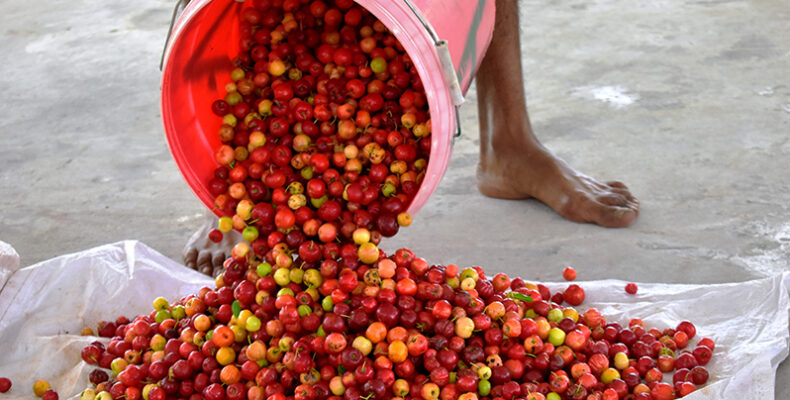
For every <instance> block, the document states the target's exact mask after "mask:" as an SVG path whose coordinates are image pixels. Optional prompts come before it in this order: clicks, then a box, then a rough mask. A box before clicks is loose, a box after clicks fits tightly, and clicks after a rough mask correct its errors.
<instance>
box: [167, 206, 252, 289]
mask: <svg viewBox="0 0 790 400" xmlns="http://www.w3.org/2000/svg"><path fill="white" fill-rule="evenodd" d="M216 227H217V217H215V216H214V214H212V213H208V212H207V213H206V219H205V221H204V222H203V225H202V226H201V227H200V228H199V229H198V230H197V231H196V232H195V233H193V234H192V237H190V238H189V240H188V241H187V244H186V245H185V246H184V250H183V252H182V253H181V256H182V258H183V261H184V265H186V266H187V267H189V268H192V269H194V270H197V271H199V272H202V273H204V274H206V275H208V276H217V274H219V273H220V272H222V263H223V262H224V261H225V259H226V258H228V256H230V250H231V249H232V248H233V246H234V245H235V244H236V243H238V242H239V241H241V240H242V239H241V234H239V233H238V232H236V231H235V230H232V231H230V232H226V233H224V234H223V235H222V241H220V242H219V243H214V242H212V241H211V240H209V238H208V233H209V232H210V231H211V230H212V229H214V228H216Z"/></svg>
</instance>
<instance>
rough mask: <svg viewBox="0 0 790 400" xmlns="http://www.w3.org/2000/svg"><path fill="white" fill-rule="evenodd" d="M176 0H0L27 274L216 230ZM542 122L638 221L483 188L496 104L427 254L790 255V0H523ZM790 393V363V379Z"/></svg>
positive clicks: (776, 261) (766, 261)
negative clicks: (596, 220) (178, 59)
mask: <svg viewBox="0 0 790 400" xmlns="http://www.w3.org/2000/svg"><path fill="white" fill-rule="evenodd" d="M172 5H173V2H172V1H164V0H140V1H134V2H129V1H117V0H112V1H108V0H103V1H98V0H77V1H70V2H60V1H52V0H49V1H39V2H29V1H22V0H6V1H3V2H0V35H2V38H0V54H2V55H3V62H2V63H0V93H2V94H3V96H2V99H0V104H2V117H0V194H1V195H2V204H3V205H2V208H1V210H2V211H1V213H0V240H3V241H6V242H9V243H11V244H12V245H13V246H14V247H15V248H16V249H17V251H18V252H19V254H20V255H21V257H22V265H30V264H32V263H35V262H37V261H41V260H44V259H48V258H51V257H53V256H57V255H61V254H64V253H68V252H75V251H80V250H84V249H87V248H90V247H93V246H96V245H100V244H105V243H109V242H115V241H118V240H121V239H138V240H141V241H143V242H144V243H146V244H148V245H150V246H151V247H153V248H155V249H158V250H159V251H161V252H162V253H163V254H165V255H167V256H169V257H171V258H173V259H175V260H180V253H181V249H182V248H183V246H184V243H185V242H186V240H187V238H188V237H189V236H190V234H191V233H192V232H193V231H194V230H195V229H196V228H197V227H198V226H199V225H200V223H201V222H202V215H203V206H202V205H201V203H200V202H199V201H198V200H197V199H196V198H195V197H194V196H193V194H192V193H191V191H190V189H189V188H188V187H187V186H186V184H185V183H184V181H183V180H182V178H181V175H180V173H179V172H178V170H177V168H176V165H175V163H174V162H173V160H172V158H171V156H170V153H169V151H168V149H167V145H166V143H165V139H164V135H163V132H162V127H161V119H160V114H159V70H158V65H159V58H160V55H161V50H162V46H163V44H164V39H165V35H166V30H167V26H168V23H169V19H170V13H171V10H172ZM521 6H522V7H521V12H522V17H523V23H522V46H523V52H522V55H523V57H522V60H523V62H524V65H525V69H526V76H527V93H528V99H529V103H530V112H531V117H532V120H533V125H534V127H535V130H536V132H537V134H538V136H539V137H540V138H541V140H542V141H543V142H544V144H545V145H546V146H547V147H549V148H550V149H552V150H553V151H555V152H556V153H557V154H559V155H560V156H562V157H563V158H565V160H567V161H568V162H569V163H570V164H571V165H573V166H575V167H576V168H578V169H580V170H582V171H585V172H586V173H588V174H590V175H593V176H597V177H600V178H602V179H606V180H609V179H619V180H622V181H623V182H625V183H626V184H628V186H629V187H630V188H631V189H632V191H633V193H634V194H635V195H636V196H637V197H638V198H639V199H640V200H641V204H642V209H641V215H640V217H639V219H638V220H637V222H636V223H635V224H634V225H633V226H631V227H630V228H627V229H619V230H607V229H603V228H599V227H595V226H591V225H582V224H575V223H571V222H567V221H565V220H563V219H561V218H560V217H558V216H556V215H555V214H554V213H552V212H551V210H550V209H548V208H547V207H545V206H544V205H542V204H540V203H538V202H535V201H502V200H494V199H489V198H485V197H483V196H481V195H480V194H479V193H478V192H477V190H476V186H475V165H476V161H477V144H478V140H477V133H478V132H477V120H476V112H475V111H476V105H475V102H476V96H475V93H474V91H473V90H472V91H471V92H470V93H469V94H468V97H467V99H468V102H467V104H466V105H465V106H464V107H463V118H464V120H463V129H464V132H465V134H464V136H463V137H462V138H461V139H460V140H459V141H458V142H457V143H456V146H455V150H454V154H453V160H452V164H451V166H450V169H449V171H448V172H447V174H446V175H445V177H444V179H443V181H442V183H441V186H440V188H439V190H438V191H437V192H436V193H435V194H434V196H433V197H432V198H431V200H430V202H429V204H428V205H427V206H426V207H425V208H424V209H423V211H421V212H420V213H419V214H418V215H417V218H416V220H415V223H414V224H413V225H412V227H411V228H409V229H406V230H404V231H402V232H403V233H402V234H401V235H400V236H399V237H398V238H397V239H395V240H393V241H392V242H391V243H390V244H388V245H385V246H384V248H385V249H389V250H392V249H395V248H397V247H398V246H401V245H408V246H409V247H411V248H413V249H415V251H417V252H418V254H420V255H422V256H423V257H425V258H427V259H429V260H435V261H436V262H445V263H449V262H457V263H459V264H462V265H471V264H477V265H483V266H485V267H486V268H487V269H489V270H491V271H504V272H508V273H511V274H514V275H519V276H523V277H528V278H529V279H532V280H558V279H560V274H561V270H562V267H563V266H565V265H573V266H575V267H576V269H577V271H579V279H581V280H594V279H603V278H615V279H622V280H633V281H639V282H673V283H674V282H693V283H706V282H711V283H713V282H731V281H744V280H749V279H753V278H758V277H763V276H766V275H771V274H774V273H777V272H780V271H784V270H787V269H788V267H789V266H790V261H789V260H790V213H789V212H788V206H790V179H789V178H790V172H788V166H790V141H789V140H788V138H790V135H789V134H790V24H788V23H787V21H789V20H790V7H787V3H786V1H785V0H718V1H717V0H685V1H684V0H658V1H657V0H650V1H644V0H640V1H624V0H594V1H583V0H560V1H555V2H552V3H551V5H550V6H548V5H547V4H546V3H545V2H542V1H535V0H529V1H522V4H521ZM776 398H777V399H788V398H790V363H788V362H785V363H784V364H783V365H782V366H781V367H780V368H779V372H778V377H777V393H776Z"/></svg>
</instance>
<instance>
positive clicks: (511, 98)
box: [477, 0, 639, 227]
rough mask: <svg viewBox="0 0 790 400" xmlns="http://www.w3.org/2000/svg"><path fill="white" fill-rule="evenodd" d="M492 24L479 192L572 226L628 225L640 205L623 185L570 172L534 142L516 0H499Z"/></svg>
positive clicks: (481, 94)
mask: <svg viewBox="0 0 790 400" xmlns="http://www.w3.org/2000/svg"><path fill="white" fill-rule="evenodd" d="M496 21H497V23H496V27H495V28H494V37H493V40H492V42H491V46H490V47H489V49H488V52H487V53H486V56H485V59H484V60H483V63H482V65H481V66H480V69H479V71H478V74H477V97H478V113H479V117H480V164H479V166H478V174H477V176H478V187H479V189H480V192H481V193H483V194H484V195H486V196H491V197H497V198H503V199H524V198H530V197H534V198H536V199H538V200H540V201H542V202H543V203H545V204H546V205H548V206H549V207H551V208H553V209H554V211H556V212H557V213H559V214H560V215H562V216H563V217H565V218H567V219H569V220H571V221H576V222H592V223H595V224H598V225H601V226H605V227H625V226H628V225H630V224H631V223H632V222H633V221H634V220H635V219H636V217H637V215H638V214H639V202H638V201H637V200H636V199H635V198H634V197H633V196H632V195H631V193H630V192H629V191H628V188H626V186H625V185H623V184H622V183H620V182H606V183H604V182H600V181H598V180H596V179H594V178H591V177H589V176H587V175H584V174H582V173H580V172H578V171H576V170H574V169H573V168H571V167H570V166H569V165H568V164H566V163H565V162H564V161H563V160H561V159H559V158H557V157H556V156H554V155H553V154H552V153H551V152H550V151H549V150H548V149H546V148H545V147H543V145H541V144H540V142H539V141H538V139H537V138H536V137H535V134H534V133H533V132H532V126H531V125H530V122H529V115H528V114H527V104H526V96H525V94H524V89H523V88H524V82H523V72H522V69H521V62H520V59H521V58H520V51H521V49H520V44H519V25H518V2H517V0H497V2H496Z"/></svg>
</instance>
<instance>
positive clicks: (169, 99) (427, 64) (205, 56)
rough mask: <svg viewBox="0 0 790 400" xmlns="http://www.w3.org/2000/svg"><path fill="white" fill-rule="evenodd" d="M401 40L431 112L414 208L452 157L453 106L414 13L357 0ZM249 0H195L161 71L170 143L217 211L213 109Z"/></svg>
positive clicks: (395, 5)
mask: <svg viewBox="0 0 790 400" xmlns="http://www.w3.org/2000/svg"><path fill="white" fill-rule="evenodd" d="M357 3H359V4H360V5H361V6H362V7H364V8H366V9H367V10H368V11H370V12H371V13H372V14H373V15H375V16H376V17H377V18H378V19H379V20H381V22H382V23H384V24H385V25H386V26H387V28H388V29H390V31H391V32H392V33H393V34H394V35H395V37H396V38H397V39H398V40H399V41H400V42H401V44H402V45H403V47H404V48H405V50H406V52H407V53H408V54H409V56H410V58H411V59H412V61H413V63H414V66H415V68H417V72H418V73H419V75H420V79H421V80H422V82H423V86H424V88H425V92H426V97H427V99H428V105H429V109H430V115H431V126H432V134H431V153H430V158H429V161H428V167H427V171H426V174H425V178H424V179H423V182H422V184H421V185H420V189H419V191H418V192H417V194H416V195H415V197H414V199H413V200H412V203H411V204H410V206H409V212H410V213H411V214H412V215H413V214H415V213H416V212H417V211H419V209H420V208H422V206H423V205H425V203H426V202H427V201H428V198H429V197H430V195H431V194H432V193H433V192H434V190H435V189H436V187H437V186H438V184H439V181H440V180H441V178H442V176H443V175H444V171H445V170H446V168H447V164H448V163H449V159H450V153H451V142H452V135H453V133H454V132H455V130H456V122H455V114H454V113H455V108H454V106H453V104H452V101H451V99H450V95H449V92H448V89H447V85H446V83H445V82H444V78H443V75H442V70H441V65H440V63H439V59H438V56H437V55H436V52H435V50H434V48H433V42H432V40H431V39H430V37H429V35H428V33H427V31H426V30H425V28H424V26H423V25H422V23H421V22H420V21H419V19H418V18H417V17H416V15H415V14H414V13H413V12H412V11H411V10H410V9H409V8H408V7H407V6H406V5H405V3H402V4H401V2H389V1H387V2H381V1H374V0H358V1H357ZM243 7H249V6H248V5H245V3H239V2H235V1H211V0H201V1H199V0H193V1H192V2H190V3H189V5H188V6H187V8H186V9H185V10H184V13H182V15H181V17H180V18H179V19H178V21H177V22H176V24H175V25H174V30H173V33H172V36H171V39H170V43H168V46H167V49H166V52H165V63H164V67H163V75H162V120H163V123H164V128H165V135H166V137H167V142H168V146H169V147H170V151H171V153H172V154H173V158H174V159H175V161H176V164H177V165H178V168H179V170H180V171H181V173H182V175H183V176H184V178H185V180H186V181H187V184H188V185H189V187H190V188H191V189H192V190H193V191H194V193H195V195H197V197H198V198H199V199H200V200H201V201H202V202H203V204H204V205H205V206H206V207H207V208H209V209H210V210H213V211H214V213H216V214H217V215H220V212H219V210H217V209H216V208H215V207H214V197H213V195H211V193H210V192H209V191H208V189H207V184H208V180H209V178H210V177H212V176H213V173H214V170H215V169H216V168H217V167H218V166H219V164H218V163H217V161H216V160H215V157H214V152H215V150H216V149H217V148H218V147H219V146H220V145H221V141H220V139H219V137H218V135H217V131H218V129H219V127H220V126H221V124H222V121H221V118H219V117H217V116H216V115H215V114H214V113H213V112H212V111H211V104H212V103H213V102H214V100H217V99H219V98H222V97H224V96H225V84H226V83H227V82H229V80H230V71H231V70H232V69H233V63H232V59H233V58H234V57H235V56H236V55H237V54H238V51H239V40H240V35H239V33H238V25H239V22H240V19H241V11H242V9H243Z"/></svg>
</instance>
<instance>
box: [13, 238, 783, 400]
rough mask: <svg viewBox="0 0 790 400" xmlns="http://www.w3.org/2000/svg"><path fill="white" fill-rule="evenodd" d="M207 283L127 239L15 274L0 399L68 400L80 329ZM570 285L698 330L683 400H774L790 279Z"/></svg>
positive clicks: (650, 320)
mask: <svg viewBox="0 0 790 400" xmlns="http://www.w3.org/2000/svg"><path fill="white" fill-rule="evenodd" d="M3 268H4V266H3V265H2V264H0V271H2V270H3ZM10 269H11V268H8V270H10ZM212 283H213V282H212V280H211V279H209V278H208V277H206V276H203V275H201V274H199V273H197V272H195V271H192V270H190V269H188V268H186V267H184V266H182V265H179V264H177V263H175V262H173V261H171V260H170V259H168V258H167V257H165V256H163V255H161V254H159V253H157V252H156V251H154V250H152V249H151V248H149V247H147V246H145V245H144V244H142V243H139V242H134V241H127V242H119V243H115V244H110V245H106V246H101V247H98V248H95V249H91V250H87V251H84V252H81V253H76V254H71V255H66V256H62V257H57V258H54V259H52V260H49V261H44V262H41V263H39V264H36V265H33V266H31V267H27V268H23V269H20V270H18V271H17V272H15V273H13V275H12V276H11V278H10V279H9V281H8V283H7V284H6V285H5V287H4V288H3V289H2V291H0V349H2V351H0V376H8V377H10V378H11V380H12V381H13V382H14V386H13V388H12V389H11V392H9V393H7V394H6V395H3V398H5V399H29V398H31V397H32V396H33V394H32V383H33V382H34V381H35V380H36V379H45V380H47V381H49V382H50V383H51V384H52V387H53V388H54V389H55V390H57V391H58V392H59V394H60V396H61V398H76V397H77V396H78V394H79V393H80V392H81V391H82V389H84V388H86V387H88V386H89V385H90V383H89V382H88V374H89V373H90V371H91V370H92V369H93V368H94V367H93V366H88V365H86V364H85V363H84V362H82V361H81V358H80V351H81V350H82V347H83V346H85V345H86V344H88V343H90V342H92V341H93V340H95V339H96V338H94V337H81V336H79V332H80V331H81V329H82V328H83V327H84V326H91V327H95V326H96V324H97V323H98V322H99V321H100V320H114V319H115V318H116V317H117V316H119V315H126V316H127V317H129V318H133V317H134V316H136V315H138V314H141V313H148V312H150V310H151V307H152V306H151V302H152V300H153V299H154V298H156V297H158V296H164V297H166V298H168V300H173V299H175V298H177V297H181V296H183V295H186V294H190V293H196V292H197V291H198V290H199V289H200V287H202V286H206V285H209V286H211V285H212ZM579 284H580V285H581V286H582V287H583V288H584V289H585V291H586V293H587V299H586V301H585V303H584V304H583V305H582V306H581V307H580V309H582V310H583V309H586V308H590V307H596V308H598V309H599V310H601V311H602V313H603V314H604V315H605V316H606V317H607V320H608V321H610V322H619V323H621V324H627V322H628V320H629V319H630V318H642V319H643V320H644V322H645V323H646V325H648V326H649V327H656V328H658V329H663V328H666V327H674V326H676V325H677V323H678V322H680V321H682V320H689V321H692V322H693V323H694V324H695V325H696V327H697V335H698V336H697V337H695V338H694V339H693V340H692V341H691V343H692V344H693V343H696V341H697V340H698V339H699V338H702V337H706V336H707V337H711V338H713V339H714V340H715V342H716V349H715V351H714V355H713V361H711V362H710V363H709V364H708V365H707V367H708V369H709V371H710V375H711V379H710V381H709V382H708V384H707V386H706V387H705V388H703V389H702V390H699V391H697V392H695V393H694V394H692V395H691V396H688V397H686V398H687V399H690V400H700V399H732V400H764V399H773V398H774V385H775V376H776V367H777V366H778V364H779V363H780V362H781V361H782V360H784V359H785V357H786V356H787V354H788V339H789V337H790V334H789V333H788V312H790V298H789V297H788V289H787V288H788V285H789V284H790V275H788V274H784V275H778V276H774V277H771V278H765V279H759V280H754V281H749V282H741V283H732V284H720V285H664V284H647V283H642V284H639V293H638V294H637V295H635V296H630V295H627V294H626V293H625V291H624V290H623V287H624V284H625V282H621V281H613V280H608V281H594V282H579ZM566 285H567V283H564V284H560V283H556V284H549V286H550V287H552V289H554V288H560V287H563V286H566Z"/></svg>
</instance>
